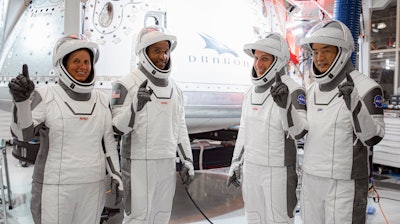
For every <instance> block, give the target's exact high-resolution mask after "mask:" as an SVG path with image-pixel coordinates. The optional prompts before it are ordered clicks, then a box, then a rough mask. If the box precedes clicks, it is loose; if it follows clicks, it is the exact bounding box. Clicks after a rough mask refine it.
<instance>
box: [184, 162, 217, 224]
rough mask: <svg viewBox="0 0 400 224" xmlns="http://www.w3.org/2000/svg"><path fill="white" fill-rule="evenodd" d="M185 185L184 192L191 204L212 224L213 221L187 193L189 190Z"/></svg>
mask: <svg viewBox="0 0 400 224" xmlns="http://www.w3.org/2000/svg"><path fill="white" fill-rule="evenodd" d="M180 171H181V168H180V169H179V172H178V173H179V176H180V177H181V180H183V178H182V175H181V172H180ZM184 187H185V191H186V194H187V196H188V197H189V199H190V200H191V201H192V203H193V205H194V206H195V207H196V208H197V210H198V211H199V212H200V213H201V214H202V215H203V217H204V218H205V219H207V221H208V222H209V223H210V224H213V222H211V220H210V219H209V218H208V217H207V216H206V214H205V213H204V212H203V211H202V210H201V209H200V207H199V206H198V205H197V203H196V202H195V201H194V200H193V198H192V195H190V193H189V190H188V187H187V186H184Z"/></svg>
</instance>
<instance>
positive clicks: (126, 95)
mask: <svg viewBox="0 0 400 224" xmlns="http://www.w3.org/2000/svg"><path fill="white" fill-rule="evenodd" d="M176 44H177V42H176V37H175V36H173V35H170V34H168V33H167V32H166V30H165V29H163V28H162V27H158V26H150V27H144V28H143V29H142V30H141V31H140V32H139V34H138V36H137V42H136V49H135V53H136V55H137V56H138V58H139V65H138V67H137V68H136V69H135V70H134V71H133V72H131V73H129V74H127V75H126V76H124V77H122V78H121V79H119V80H117V81H116V82H114V83H113V91H112V103H111V104H112V112H113V125H114V130H115V131H116V132H117V133H119V134H121V135H122V144H121V157H122V161H121V163H122V171H123V172H122V179H123V182H124V189H125V194H124V200H123V201H124V205H125V217H124V220H123V223H130V224H136V223H168V221H169V219H170V215H171V210H172V202H173V198H174V194H175V185H176V157H177V152H178V155H179V158H180V160H181V162H182V166H183V168H182V171H181V172H180V174H181V178H182V181H183V184H185V185H188V184H189V183H190V182H191V181H192V180H193V178H194V168H193V162H192V161H193V156H192V151H191V147H190V141H189V135H188V131H187V127H186V121H185V112H184V102H183V95H182V91H181V90H180V89H179V88H178V86H177V85H176V84H175V82H174V80H173V79H171V78H170V73H171V59H170V53H171V51H173V50H174V48H175V47H176Z"/></svg>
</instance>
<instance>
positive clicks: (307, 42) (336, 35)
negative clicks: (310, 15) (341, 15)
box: [300, 20, 354, 84]
mask: <svg viewBox="0 0 400 224" xmlns="http://www.w3.org/2000/svg"><path fill="white" fill-rule="evenodd" d="M313 43H319V44H327V45H332V46H336V47H337V48H338V53H337V55H336V58H335V59H334V61H333V63H332V64H331V66H330V67H329V68H328V70H326V71H325V72H324V73H321V72H319V71H318V70H317V69H316V67H315V65H314V62H313V63H312V69H311V73H312V74H313V76H314V78H315V81H316V82H318V83H320V84H325V83H329V82H330V81H331V80H333V79H334V78H335V77H336V76H337V75H338V74H339V73H340V71H341V70H342V69H343V67H344V66H345V65H346V63H347V62H348V60H349V59H350V56H351V54H352V52H353V51H354V39H353V36H352V34H351V32H350V30H349V28H348V27H347V26H346V25H345V24H343V23H342V22H340V21H338V20H324V21H321V22H319V23H317V24H316V25H315V26H313V27H312V28H311V29H310V31H308V33H307V34H306V36H305V37H304V38H303V39H302V40H301V41H300V44H301V45H302V47H303V48H304V49H306V50H309V51H310V52H312V44H313Z"/></svg>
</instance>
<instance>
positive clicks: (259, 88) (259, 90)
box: [254, 68, 286, 93]
mask: <svg viewBox="0 0 400 224" xmlns="http://www.w3.org/2000/svg"><path fill="white" fill-rule="evenodd" d="M285 72H286V70H285V68H282V69H281V70H280V71H279V75H280V76H282V75H284V74H285ZM274 82H275V75H274V78H273V79H271V80H270V81H268V82H267V83H265V84H264V85H261V86H255V88H254V91H255V92H256V93H263V92H265V91H267V89H269V88H270V87H271V86H272V84H274Z"/></svg>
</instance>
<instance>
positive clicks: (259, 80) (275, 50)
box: [243, 33, 290, 86]
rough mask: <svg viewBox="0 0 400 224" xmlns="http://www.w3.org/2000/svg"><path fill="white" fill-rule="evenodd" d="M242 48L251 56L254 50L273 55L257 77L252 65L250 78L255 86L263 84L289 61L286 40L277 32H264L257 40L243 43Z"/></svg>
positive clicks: (272, 77)
mask: <svg viewBox="0 0 400 224" xmlns="http://www.w3.org/2000/svg"><path fill="white" fill-rule="evenodd" d="M243 48H244V49H243V50H244V52H245V53H246V54H248V55H249V56H250V57H253V58H254V51H255V50H259V51H263V52H265V53H268V54H271V55H273V56H274V62H273V63H272V64H271V66H270V67H269V68H268V69H267V71H266V72H265V73H264V74H263V75H262V76H261V77H257V74H256V72H255V70H254V66H253V70H252V75H251V79H252V82H253V84H254V85H256V86H261V85H264V84H266V83H268V82H269V81H270V80H272V79H274V78H275V74H276V73H277V72H280V71H281V69H282V68H284V67H285V66H286V65H287V63H288V62H289V58H290V53H289V46H288V44H287V42H286V40H285V39H284V38H283V37H282V36H281V35H280V34H278V33H265V34H263V35H262V36H260V37H259V40H257V41H256V42H254V43H249V44H245V45H244V47H243Z"/></svg>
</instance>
